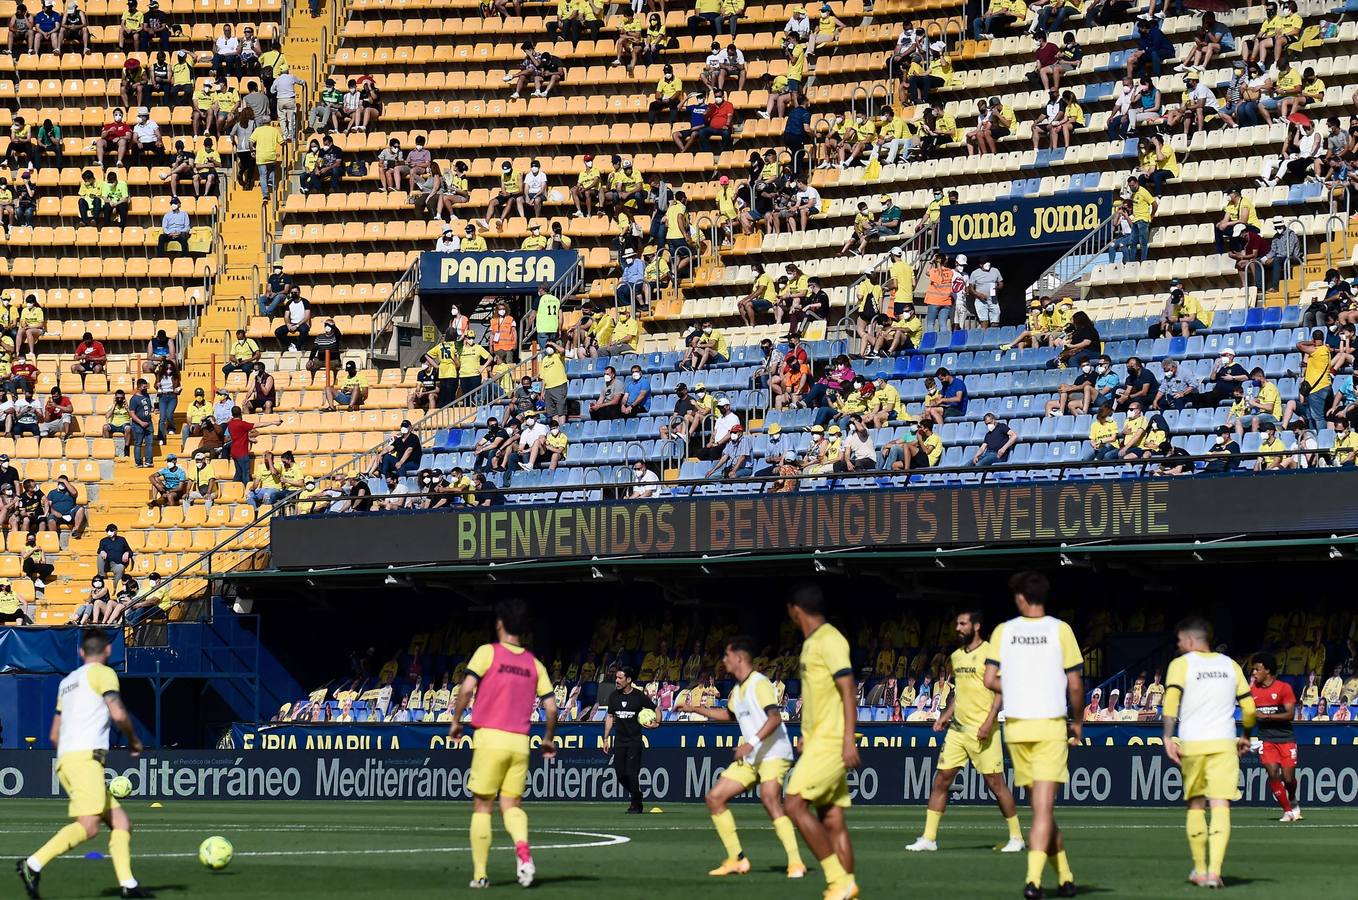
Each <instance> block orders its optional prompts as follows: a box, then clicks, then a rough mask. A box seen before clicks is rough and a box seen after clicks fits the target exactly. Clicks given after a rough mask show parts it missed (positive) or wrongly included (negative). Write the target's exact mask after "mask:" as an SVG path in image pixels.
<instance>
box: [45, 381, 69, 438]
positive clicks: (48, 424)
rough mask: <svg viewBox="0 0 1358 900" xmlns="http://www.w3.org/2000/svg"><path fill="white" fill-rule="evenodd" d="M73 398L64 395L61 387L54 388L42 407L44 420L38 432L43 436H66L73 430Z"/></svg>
mask: <svg viewBox="0 0 1358 900" xmlns="http://www.w3.org/2000/svg"><path fill="white" fill-rule="evenodd" d="M72 413H73V410H72V409H71V398H70V397H66V396H63V395H62V393H61V388H59V387H54V388H52V395H51V397H49V398H48V400H47V403H46V404H45V405H44V406H43V408H42V422H40V423H39V424H38V433H39V434H40V435H42V436H43V437H65V436H66V435H67V434H69V433H70V431H71V415H72Z"/></svg>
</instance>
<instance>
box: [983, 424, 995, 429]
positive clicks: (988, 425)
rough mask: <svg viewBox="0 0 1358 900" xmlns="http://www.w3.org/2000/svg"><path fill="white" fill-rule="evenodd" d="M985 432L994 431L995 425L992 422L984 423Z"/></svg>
mask: <svg viewBox="0 0 1358 900" xmlns="http://www.w3.org/2000/svg"><path fill="white" fill-rule="evenodd" d="M985 430H986V431H994V430H995V423H994V422H987V423H986V426H985Z"/></svg>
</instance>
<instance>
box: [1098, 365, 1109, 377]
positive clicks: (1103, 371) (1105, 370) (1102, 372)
mask: <svg viewBox="0 0 1358 900" xmlns="http://www.w3.org/2000/svg"><path fill="white" fill-rule="evenodd" d="M1099 374H1100V375H1107V374H1108V367H1107V366H1099Z"/></svg>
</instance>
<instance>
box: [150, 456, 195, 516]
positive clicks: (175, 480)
mask: <svg viewBox="0 0 1358 900" xmlns="http://www.w3.org/2000/svg"><path fill="white" fill-rule="evenodd" d="M188 490H189V479H188V475H187V474H186V473H185V471H184V470H183V469H182V468H180V465H179V457H178V456H176V455H175V454H173V453H171V454H170V455H169V456H167V457H165V465H164V466H163V467H161V468H160V469H159V470H157V471H156V472H155V473H154V474H152V475H151V501H150V502H149V503H148V504H147V506H169V505H170V504H172V503H178V502H180V501H181V500H183V499H184V495H185V494H187V493H188Z"/></svg>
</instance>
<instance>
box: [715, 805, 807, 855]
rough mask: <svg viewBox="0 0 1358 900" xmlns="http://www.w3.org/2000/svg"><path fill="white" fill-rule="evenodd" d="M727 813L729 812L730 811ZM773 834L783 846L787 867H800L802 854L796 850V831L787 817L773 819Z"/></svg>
mask: <svg viewBox="0 0 1358 900" xmlns="http://www.w3.org/2000/svg"><path fill="white" fill-rule="evenodd" d="M727 812H730V810H728V811H727ZM773 833H774V834H776V835H778V841H779V843H781V844H782V845H783V850H784V851H785V852H786V853H787V864H788V865H789V866H800V865H801V864H802V854H801V852H800V851H799V850H798V849H797V829H796V827H795V826H794V825H793V824H792V820H791V819H789V818H788V817H787V816H779V817H778V818H776V819H774V820H773Z"/></svg>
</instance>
